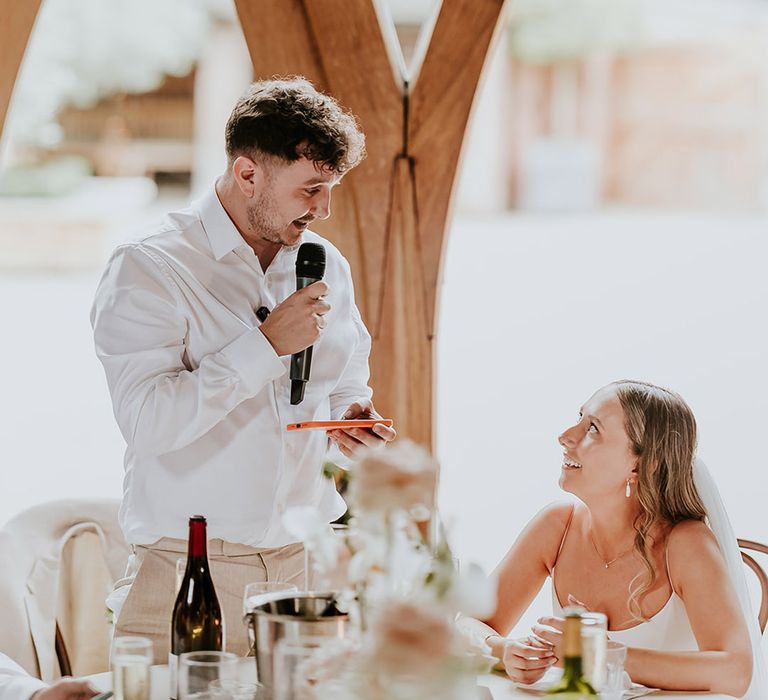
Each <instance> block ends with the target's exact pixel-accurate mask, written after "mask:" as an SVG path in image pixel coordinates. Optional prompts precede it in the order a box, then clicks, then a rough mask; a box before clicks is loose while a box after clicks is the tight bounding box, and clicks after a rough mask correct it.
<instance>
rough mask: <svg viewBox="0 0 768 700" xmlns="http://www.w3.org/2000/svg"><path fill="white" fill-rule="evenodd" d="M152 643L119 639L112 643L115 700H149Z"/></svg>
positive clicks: (143, 639)
mask: <svg viewBox="0 0 768 700" xmlns="http://www.w3.org/2000/svg"><path fill="white" fill-rule="evenodd" d="M151 663H152V641H151V640H149V639H147V638H145V637H117V638H116V639H115V640H114V642H113V643H112V686H113V688H114V692H115V700H149V690H150V687H149V683H150V681H149V666H150V664H151Z"/></svg>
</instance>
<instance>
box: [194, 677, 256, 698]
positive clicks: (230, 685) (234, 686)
mask: <svg viewBox="0 0 768 700" xmlns="http://www.w3.org/2000/svg"><path fill="white" fill-rule="evenodd" d="M208 689H209V691H210V693H211V696H212V697H213V698H216V700H266V698H267V695H266V692H265V691H264V686H263V685H262V684H261V683H243V682H242V681H235V680H229V679H223V678H219V679H217V680H215V681H211V683H210V684H209V685H208Z"/></svg>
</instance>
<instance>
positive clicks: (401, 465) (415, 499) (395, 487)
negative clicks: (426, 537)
mask: <svg viewBox="0 0 768 700" xmlns="http://www.w3.org/2000/svg"><path fill="white" fill-rule="evenodd" d="M437 475H438V464H437V462H436V461H435V459H433V458H432V456H431V455H430V454H429V453H428V452H427V451H426V450H425V449H424V448H422V447H419V446H418V445H417V444H416V443H414V442H411V441H410V440H400V441H398V442H396V443H395V444H394V445H392V446H390V447H387V449H385V450H370V451H368V452H366V453H365V454H364V455H363V457H362V458H361V459H360V460H359V461H358V462H357V464H355V466H354V467H353V468H352V479H351V482H350V500H351V501H352V504H353V507H354V508H355V509H356V510H359V511H362V512H384V513H390V512H394V511H398V510H401V511H406V512H410V513H418V519H419V520H426V519H427V518H428V517H429V516H430V514H431V513H432V511H433V510H434V507H435V498H436V492H437Z"/></svg>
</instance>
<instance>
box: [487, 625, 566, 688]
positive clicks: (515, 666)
mask: <svg viewBox="0 0 768 700" xmlns="http://www.w3.org/2000/svg"><path fill="white" fill-rule="evenodd" d="M501 661H502V663H503V664H504V670H505V671H506V672H507V675H508V676H509V677H510V678H511V679H512V680H513V681H515V682H516V683H526V684H530V683H535V682H536V681H537V680H539V679H540V678H541V677H542V676H543V675H544V674H545V673H546V671H547V669H548V668H550V667H551V666H552V664H554V663H555V661H557V657H556V656H555V653H554V651H553V649H552V646H551V645H550V644H547V643H544V642H542V641H540V640H538V639H536V638H535V637H533V636H530V637H522V638H521V639H510V640H508V641H507V642H506V643H505V645H504V653H503V654H502V657H501Z"/></svg>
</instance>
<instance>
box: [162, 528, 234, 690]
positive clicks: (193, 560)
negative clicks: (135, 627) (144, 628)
mask: <svg viewBox="0 0 768 700" xmlns="http://www.w3.org/2000/svg"><path fill="white" fill-rule="evenodd" d="M187 547H188V548H187V568H186V570H185V572H184V578H183V579H182V581H181V586H180V587H179V593H178V595H177V597H176V603H175V604H174V606H173V617H172V619H171V652H170V654H169V655H168V665H169V667H170V679H171V688H170V692H171V698H174V699H175V698H177V697H178V662H179V655H180V654H184V653H186V652H188V651H223V649H224V617H223V615H222V613H221V607H220V606H219V600H218V598H217V597H216V591H215V589H214V587H213V580H212V579H211V572H210V569H209V567H208V540H207V533H206V521H205V518H204V517H203V516H202V515H193V516H192V517H191V518H190V519H189V543H188V545H187Z"/></svg>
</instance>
